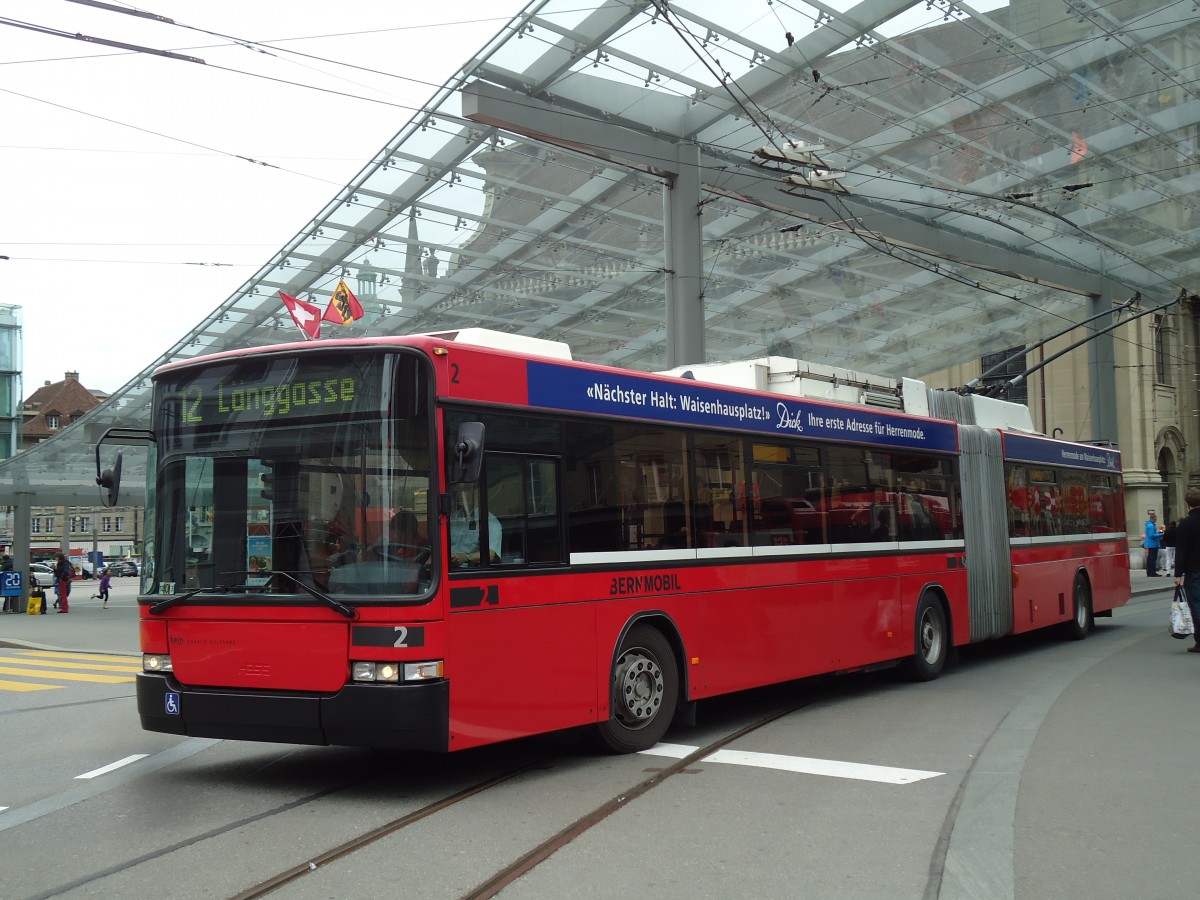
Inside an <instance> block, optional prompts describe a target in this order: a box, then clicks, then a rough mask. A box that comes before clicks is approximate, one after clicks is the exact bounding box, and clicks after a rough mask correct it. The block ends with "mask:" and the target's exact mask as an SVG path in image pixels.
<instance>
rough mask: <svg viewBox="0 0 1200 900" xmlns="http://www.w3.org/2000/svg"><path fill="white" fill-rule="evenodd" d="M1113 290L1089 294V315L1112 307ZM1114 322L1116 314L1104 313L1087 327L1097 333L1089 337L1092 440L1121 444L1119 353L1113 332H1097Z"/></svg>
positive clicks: (1114, 445)
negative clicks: (1117, 363) (1115, 352)
mask: <svg viewBox="0 0 1200 900" xmlns="http://www.w3.org/2000/svg"><path fill="white" fill-rule="evenodd" d="M1112 302H1113V298H1112V296H1111V294H1108V293H1105V294H1089V295H1088V300H1087V313H1088V317H1089V318H1090V317H1092V316H1095V315H1097V314H1099V313H1100V312H1102V311H1103V310H1105V309H1112ZM1111 324H1112V317H1111V316H1108V317H1100V318H1098V319H1096V320H1095V321H1093V322H1091V323H1090V324H1089V325H1088V326H1087V328H1088V331H1090V332H1092V333H1093V337H1092V339H1091V340H1090V341H1088V345H1087V347H1088V389H1089V391H1090V401H1091V408H1092V440H1093V441H1095V442H1097V443H1102V444H1107V445H1108V446H1112V447H1118V446H1120V440H1119V435H1118V432H1117V378H1116V356H1115V354H1114V352H1113V333H1112V332H1111V331H1109V332H1107V333H1106V334H1099V335H1097V334H1095V332H1096V331H1097V330H1099V329H1100V328H1106V327H1108V326H1109V325H1111Z"/></svg>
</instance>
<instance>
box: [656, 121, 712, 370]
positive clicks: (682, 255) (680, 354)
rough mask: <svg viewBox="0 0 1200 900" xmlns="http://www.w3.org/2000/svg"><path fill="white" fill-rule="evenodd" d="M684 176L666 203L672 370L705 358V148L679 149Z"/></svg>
mask: <svg viewBox="0 0 1200 900" xmlns="http://www.w3.org/2000/svg"><path fill="white" fill-rule="evenodd" d="M677 158H678V160H679V171H678V172H676V173H675V174H674V175H673V176H671V177H670V178H669V180H668V181H667V191H666V203H665V210H664V212H665V214H666V222H665V223H664V224H665V229H664V230H665V234H666V265H667V269H668V270H669V272H670V273H671V274H670V276H669V278H668V282H667V309H666V326H667V368H674V367H675V366H683V365H687V364H688V363H702V362H704V361H705V357H704V296H703V293H702V290H703V276H704V272H703V262H704V253H703V229H702V228H701V225H700V147H699V146H698V145H697V144H679V145H678V146H677Z"/></svg>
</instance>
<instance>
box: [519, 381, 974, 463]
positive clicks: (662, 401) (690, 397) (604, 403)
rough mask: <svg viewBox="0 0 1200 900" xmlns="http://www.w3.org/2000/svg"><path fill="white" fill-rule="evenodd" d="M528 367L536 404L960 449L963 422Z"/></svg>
mask: <svg viewBox="0 0 1200 900" xmlns="http://www.w3.org/2000/svg"><path fill="white" fill-rule="evenodd" d="M525 365H526V367H527V369H526V373H527V376H528V384H529V403H530V405H531V406H541V407H545V408H548V409H560V410H568V411H572V412H583V413H596V414H601V415H616V416H627V417H632V418H637V419H649V420H653V421H658V422H670V423H674V424H679V425H701V426H707V427H709V428H736V429H738V430H741V431H754V432H759V433H762V434H775V435H788V436H791V437H806V438H816V439H819V440H838V441H848V442H854V443H860V444H873V445H879V446H887V447H903V448H908V449H913V450H935V451H941V452H945V453H954V452H956V451H957V450H958V427H957V426H956V425H955V424H954V423H952V422H944V421H941V420H937V419H916V418H909V417H907V416H899V415H893V414H890V413H887V412H883V411H880V410H877V409H867V408H863V409H857V408H852V407H840V406H828V405H824V404H821V403H814V402H811V401H805V400H793V399H790V398H787V397H764V396H762V395H759V394H742V393H738V392H736V391H731V390H725V389H722V388H716V387H710V386H708V385H704V384H701V383H699V382H696V381H691V380H683V379H681V380H679V381H655V380H652V379H650V378H643V377H640V376H638V375H631V374H626V373H623V372H622V373H613V372H593V371H589V370H587V369H576V368H571V367H567V366H559V365H555V364H553V363H544V362H536V361H533V360H528V361H527V362H526V364H525Z"/></svg>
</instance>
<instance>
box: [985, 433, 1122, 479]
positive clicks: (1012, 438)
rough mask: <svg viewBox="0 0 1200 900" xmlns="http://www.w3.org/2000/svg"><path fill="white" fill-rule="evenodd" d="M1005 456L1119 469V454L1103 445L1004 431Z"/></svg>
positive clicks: (1023, 459)
mask: <svg viewBox="0 0 1200 900" xmlns="http://www.w3.org/2000/svg"><path fill="white" fill-rule="evenodd" d="M1004 458H1005V459H1008V460H1012V461H1014V462H1032V463H1043V464H1046V465H1055V466H1070V467H1072V468H1076V469H1099V470H1101V471H1105V472H1119V471H1120V470H1121V454H1120V453H1119V452H1117V451H1116V450H1109V449H1108V448H1106V447H1088V446H1086V445H1084V444H1066V443H1063V442H1062V441H1052V440H1050V439H1049V438H1039V437H1033V436H1031V435H1027V434H1014V433H1012V432H1005V433H1004Z"/></svg>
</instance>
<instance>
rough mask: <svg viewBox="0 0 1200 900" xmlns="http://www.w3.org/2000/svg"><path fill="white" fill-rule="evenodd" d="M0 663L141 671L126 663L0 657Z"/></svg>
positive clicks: (139, 667) (102, 670) (140, 668)
mask: <svg viewBox="0 0 1200 900" xmlns="http://www.w3.org/2000/svg"><path fill="white" fill-rule="evenodd" d="M0 663H18V664H22V665H24V664H36V665H39V666H53V667H54V668H56V669H89V670H94V671H97V672H140V671H142V665H141V663H136V664H135V663H128V664H126V665H123V666H106V665H104V664H103V663H93V662H57V661H56V660H50V659H37V660H31V659H21V658H20V657H15V656H0Z"/></svg>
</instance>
